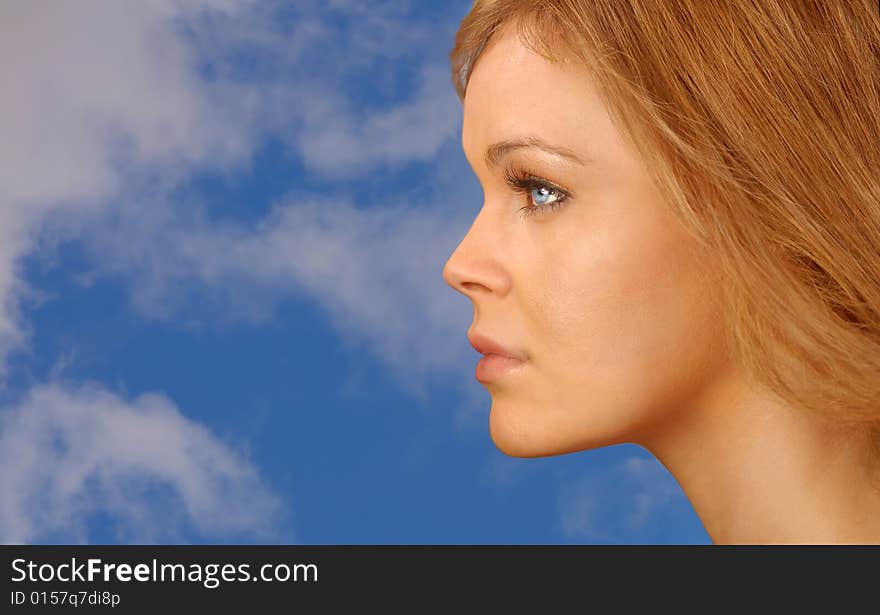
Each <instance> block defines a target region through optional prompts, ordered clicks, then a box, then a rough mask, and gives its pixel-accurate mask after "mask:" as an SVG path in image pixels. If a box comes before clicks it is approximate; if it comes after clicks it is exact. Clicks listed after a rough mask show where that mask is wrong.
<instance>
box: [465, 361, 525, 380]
mask: <svg viewBox="0 0 880 615" xmlns="http://www.w3.org/2000/svg"><path fill="white" fill-rule="evenodd" d="M522 364H523V361H521V360H519V359H514V358H513V357H505V356H502V355H500V354H487V355H485V356H484V357H483V358H482V359H480V360H479V361H478V362H477V369H476V370H475V372H474V375H475V376H476V378H477V380H479V381H480V382H489V381H491V380H495V379H496V378H499V377H501V376H503V375H504V374H506V373H508V372H509V371H510V370H512V369H514V368H516V367H519V366H520V365H522Z"/></svg>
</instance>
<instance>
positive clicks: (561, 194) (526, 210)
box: [504, 164, 571, 218]
mask: <svg viewBox="0 0 880 615" xmlns="http://www.w3.org/2000/svg"><path fill="white" fill-rule="evenodd" d="M504 181H505V183H506V184H507V185H508V186H510V188H512V189H513V190H514V191H515V192H517V193H519V194H521V195H522V196H523V198H524V199H525V200H526V201H527V204H526V205H525V206H524V207H521V208H520V209H519V210H518V213H519V214H520V215H521V216H522V217H523V218H528V217H529V216H533V215H535V214H539V215H546V214H549V213H551V212H554V211H557V210H558V209H560V208H561V207H563V206H564V205H565V204H566V200H567V199H568V198H569V197H570V196H571V195H570V194H569V192H568V191H567V190H566V189H564V188H562V187H560V186H557V185H556V184H554V183H553V182H551V181H548V180H546V179H543V178H541V177H539V176H537V175H535V174H533V173H531V172H529V171H528V170H527V169H525V168H523V167H521V166H518V165H515V164H514V165H510V166H508V167H506V168H505V170H504ZM544 199H546V200H544Z"/></svg>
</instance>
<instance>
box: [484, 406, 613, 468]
mask: <svg viewBox="0 0 880 615" xmlns="http://www.w3.org/2000/svg"><path fill="white" fill-rule="evenodd" d="M549 419H550V417H548V415H547V413H546V412H545V413H540V412H536V409H535V408H524V409H522V410H519V411H518V409H516V408H512V407H510V405H509V404H498V403H496V402H494V401H493V403H492V408H491V409H490V411H489V435H490V436H491V438H492V442H493V443H494V444H495V447H496V448H497V449H498V450H499V451H501V452H502V453H504V454H505V455H508V456H510V457H552V456H555V455H565V454H568V453H577V452H580V451H586V450H592V449H596V448H601V447H603V446H611V445H614V444H621V443H623V442H626V441H627V439H626V438H625V437H624V436H623V434H620V433H613V434H612V433H609V430H608V429H599V428H598V426H593V427H594V428H593V429H588V428H587V426H581V427H580V429H578V430H573V429H572V428H571V425H564V424H557V423H556V422H554V421H552V420H549ZM586 431H589V433H585V432H586Z"/></svg>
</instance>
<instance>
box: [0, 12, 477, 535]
mask: <svg viewBox="0 0 880 615" xmlns="http://www.w3.org/2000/svg"><path fill="white" fill-rule="evenodd" d="M296 8H297V9H299V12H298V13H297V14H296V15H294V16H293V18H289V19H287V20H280V19H278V17H279V15H281V14H282V13H285V11H286V12H289V11H290V10H291V9H290V6H289V4H287V3H280V2H267V3H263V2H260V3H254V2H232V1H229V2H224V1H221V0H216V1H209V0H204V1H201V2H178V1H176V0H167V1H164V2H150V3H135V4H132V3H126V4H125V5H124V6H123V5H121V4H119V3H115V2H109V1H107V2H105V1H99V0H94V1H91V2H79V3H77V4H76V5H75V6H72V5H56V4H51V5H50V4H48V3H35V2H29V1H23V0H22V1H13V2H6V3H4V4H3V7H2V9H0V12H2V19H0V50H2V52H3V53H4V57H6V58H8V59H10V60H12V59H14V61H9V62H5V63H3V65H2V66H0V78H2V79H3V82H4V83H5V84H6V87H5V89H4V103H3V107H2V110H0V132H2V133H3V134H4V139H3V141H2V143H0V246H2V247H0V377H3V376H4V375H5V367H6V362H7V358H8V356H9V353H10V352H12V351H13V350H16V349H19V350H21V349H26V348H27V346H28V343H29V335H30V334H29V329H28V327H29V325H28V323H27V314H26V313H25V312H24V311H23V308H22V306H23V305H24V302H25V301H26V300H27V299H29V298H33V297H39V295H40V291H39V290H38V289H32V288H30V287H29V286H28V284H27V281H26V280H24V279H23V278H22V273H21V271H20V261H21V259H22V257H23V256H25V255H28V254H31V253H33V252H34V251H35V250H37V249H40V250H44V249H45V250H46V253H51V244H52V243H56V242H57V243H60V242H63V241H70V240H79V241H83V242H86V243H87V245H88V246H89V249H90V250H91V253H92V254H93V255H94V256H95V258H96V260H95V270H94V271H92V272H82V278H81V279H94V276H95V275H96V274H97V275H103V274H106V273H113V274H117V275H120V276H123V277H124V278H125V279H126V281H127V282H128V285H129V287H130V288H131V289H132V296H133V297H134V299H135V305H136V306H137V307H139V308H140V310H141V313H142V314H148V315H152V316H154V317H167V318H174V317H175V316H179V315H180V312H179V310H180V309H182V307H181V302H184V301H185V300H186V297H190V298H192V297H193V293H201V292H203V293H204V294H203V295H202V296H203V297H204V296H208V297H210V296H214V297H224V296H226V297H232V298H233V300H231V301H229V302H224V305H226V306H227V307H226V309H227V312H228V313H227V315H231V316H233V317H237V316H240V317H246V318H250V317H254V315H259V314H260V313H262V314H263V316H264V317H265V316H266V315H267V314H268V313H270V312H271V307H272V302H273V301H274V300H277V298H278V297H279V296H280V293H291V292H296V293H301V294H303V295H305V296H308V297H311V298H313V299H314V300H316V301H317V302H318V303H319V304H320V305H322V306H323V307H324V308H325V309H326V311H327V313H328V314H329V317H330V318H331V320H332V322H333V323H334V324H335V325H336V326H337V327H338V328H339V330H340V332H341V339H342V340H343V341H344V342H345V343H362V342H363V343H366V344H368V345H369V348H370V349H371V350H372V351H373V352H374V353H375V354H376V356H379V357H381V358H382V359H383V360H385V361H387V362H388V364H389V365H390V366H392V367H394V368H396V369H397V370H398V372H397V373H399V374H401V375H402V378H403V380H406V379H405V377H404V376H403V375H406V374H410V375H411V374H415V375H416V378H415V379H414V380H413V381H414V382H418V381H421V379H422V378H424V377H426V376H427V374H428V373H430V372H431V371H432V370H434V369H436V368H444V367H447V368H448V367H450V366H454V365H455V364H456V361H457V355H458V354H459V353H460V348H461V346H458V347H456V344H455V343H453V342H452V339H453V338H452V337H451V335H450V333H451V328H450V325H451V324H453V323H454V325H455V333H456V334H460V335H459V337H460V336H461V335H463V331H462V329H461V325H462V323H466V319H467V311H468V308H467V306H466V303H464V302H463V301H462V300H461V298H459V297H454V296H453V294H452V293H451V292H449V291H448V289H447V288H446V287H445V286H444V284H443V282H442V279H441V276H440V270H441V267H442V264H443V262H444V260H445V257H446V256H447V255H448V254H449V253H450V252H451V250H452V249H453V248H454V245H455V241H456V240H457V238H460V235H461V234H462V232H463V231H464V230H466V226H465V224H464V223H465V220H463V219H461V218H458V219H456V218H455V217H454V216H449V214H448V210H447V213H446V215H445V216H441V215H440V214H439V213H435V212H432V211H429V209H428V208H416V209H412V210H411V209H408V208H405V207H397V208H389V209H387V210H385V211H374V210H368V209H364V208H359V207H357V203H356V199H354V198H350V197H348V198H346V197H340V198H334V199H333V200H332V201H329V202H328V201H326V200H320V201H315V200H313V199H305V200H300V199H296V200H295V201H285V202H284V203H279V204H278V205H276V206H275V207H274V208H273V210H272V211H271V213H270V215H268V216H267V217H266V218H265V219H263V220H261V221H259V222H258V223H257V224H256V225H251V226H247V227H246V226H236V225H229V224H225V223H220V222H218V221H216V220H214V219H213V218H212V217H211V216H210V215H209V213H210V212H208V211H207V210H204V209H200V208H198V207H191V206H190V203H189V202H184V201H177V202H173V201H170V200H168V199H167V198H166V197H167V195H169V194H171V193H172V192H173V190H174V188H175V187H177V186H179V185H180V184H181V183H182V182H184V181H186V180H187V179H189V178H191V177H192V176H193V174H194V173H197V172H199V171H201V170H206V169H207V170H212V171H214V172H221V173H224V172H232V171H234V170H237V169H245V170H246V166H247V165H248V163H249V159H250V156H251V154H252V153H253V152H254V149H255V147H257V145H258V144H259V143H260V142H261V141H262V140H264V139H265V138H266V137H267V136H273V137H277V138H280V139H281V141H282V142H284V143H286V144H287V146H288V147H289V148H290V150H291V151H292V152H294V153H295V154H296V155H297V156H298V157H299V158H300V159H301V160H302V161H303V163H304V165H305V166H306V167H307V168H308V169H310V170H311V171H312V172H313V173H316V174H321V175H323V176H325V177H328V178H332V177H339V178H345V177H353V176H357V175H358V174H363V173H365V172H367V171H369V170H370V169H372V168H375V167H377V166H388V165H391V166H393V165H397V166H405V165H406V164H407V163H410V162H413V161H426V160H431V159H432V157H434V156H436V155H437V153H438V152H439V151H440V149H441V148H442V147H443V145H444V144H445V143H447V142H448V140H449V139H450V138H451V137H453V136H454V134H455V131H456V125H457V111H458V109H457V106H456V105H457V102H456V101H455V99H454V96H453V95H452V91H451V89H450V88H449V82H448V76H447V74H446V72H445V68H444V66H443V65H442V63H441V64H438V63H437V62H436V58H434V59H433V60H431V61H427V60H424V59H423V58H421V57H420V56H419V55H418V54H419V51H420V50H423V49H424V43H425V41H426V40H428V39H429V38H431V37H436V36H437V31H438V30H437V28H438V25H437V24H436V23H425V22H422V23H419V22H412V21H411V20H408V18H407V9H406V8H405V5H402V4H400V3H391V2H389V3H380V4H377V5H376V6H375V7H374V8H372V9H371V10H369V11H364V10H362V7H359V6H358V5H357V4H356V3H355V4H351V5H349V3H346V2H338V1H336V2H331V3H329V4H328V5H327V6H326V7H324V3H320V2H304V3H298V4H297V7H296ZM326 11H329V13H328V12H326ZM346 11H351V12H350V13H347V12H346ZM453 25H454V24H453V23H450V24H448V27H449V28H450V29H451V27H452V26H453ZM447 38H448V37H447ZM405 57H414V58H415V61H414V62H412V63H410V64H408V65H407V66H409V67H410V68H411V69H412V70H411V72H410V73H408V74H405V75H403V76H402V77H401V78H400V79H398V73H397V72H395V71H389V70H385V69H387V67H389V66H390V65H391V63H398V64H401V62H402V59H403V58H405ZM402 65H403V64H401V66H402ZM403 72H406V71H403ZM401 74H403V73H401ZM365 75H366V77H365ZM363 78H367V79H373V85H374V86H375V87H376V88H377V90H376V91H377V92H378V93H379V94H380V95H383V96H385V97H386V98H387V102H383V103H382V104H380V105H378V106H376V107H374V108H365V107H364V105H363V104H362V101H360V100H358V99H356V98H354V97H352V95H351V92H350V91H349V90H347V89H346V87H345V84H346V83H347V81H348V80H357V79H363ZM401 88H403V89H402V90H401ZM102 262H103V263H106V264H107V266H101V265H100V263H102ZM191 282H196V283H197V284H198V287H197V288H195V289H194V290H190V289H187V290H186V291H185V292H184V291H182V290H181V288H182V286H189V283H191ZM241 289H251V290H254V291H255V292H253V293H251V294H248V293H242V292H238V291H240V290H241ZM175 310H178V311H175ZM358 340H361V341H358ZM426 348H427V349H428V350H427V351H425V349H426ZM414 349H418V350H417V351H416V352H415V354H414ZM24 399H25V401H22V402H20V403H19V404H17V405H15V406H10V407H6V408H3V409H0V429H2V431H0V458H2V459H3V461H4V464H3V470H2V477H3V482H2V485H3V487H4V490H5V491H8V492H9V493H10V494H11V495H10V496H9V497H7V498H6V499H4V501H3V504H2V505H0V510H2V515H0V535H2V536H3V537H4V538H5V540H7V541H31V540H42V539H46V537H50V536H52V535H65V536H66V537H65V539H69V536H67V534H69V533H70V532H74V533H75V534H76V535H77V536H79V537H80V538H81V539H83V540H86V539H87V533H88V532H87V518H88V516H89V515H90V514H94V513H100V512H104V513H109V514H111V515H112V516H113V517H114V518H116V519H118V520H119V524H120V525H119V532H120V536H121V537H122V539H123V540H154V539H155V540H160V539H168V536H167V534H163V532H164V531H165V529H163V528H166V527H170V528H172V530H171V531H178V530H179V528H182V527H184V526H187V525H190V526H192V527H195V528H196V529H198V530H199V531H203V532H209V533H210V532H214V533H223V532H233V533H234V532H239V531H241V532H252V533H253V532H257V533H259V532H260V531H262V529H263V527H262V525H261V521H260V520H259V519H258V518H257V517H255V516H254V515H252V514H251V513H252V512H253V513H254V514H257V513H262V512H266V511H268V510H269V509H271V508H272V507H273V506H274V504H273V502H274V500H273V496H272V495H271V493H270V491H269V490H268V489H267V488H265V487H263V486H261V484H260V481H259V479H258V476H257V473H256V470H255V469H254V468H253V467H252V466H249V465H248V464H247V463H245V462H244V461H243V457H241V456H240V455H238V454H236V453H234V452H233V449H232V448H230V446H231V445H225V444H222V443H220V441H219V440H217V438H216V437H214V436H212V435H211V434H210V433H209V432H208V431H207V430H206V429H205V428H204V427H202V426H200V425H198V424H197V423H195V422H193V421H190V420H188V419H186V418H185V417H184V416H183V415H182V414H181V413H180V412H179V411H178V410H177V409H176V407H175V406H174V404H173V402H172V401H170V400H168V399H165V398H163V397H162V396H161V394H160V393H156V394H153V395H152V396H148V397H145V398H138V399H136V400H133V401H126V400H123V399H121V398H119V397H118V396H115V395H113V394H112V393H108V392H106V391H102V390H101V389H100V387H99V386H97V385H96V386H94V387H87V388H85V389H80V388H77V387H75V386H73V385H65V386H59V385H56V384H45V385H42V386H38V387H36V388H34V389H33V390H31V391H29V392H28V393H27V395H26V396H25V397H24ZM123 444H124V445H125V446H122V445H123ZM126 446H127V448H126ZM194 446H195V447H196V448H193V447H194ZM199 447H201V448H199ZM199 450H201V451H202V452H199ZM108 468H118V470H116V469H108ZM157 488H159V490H160V492H161V490H162V489H165V490H166V491H167V492H168V493H170V494H171V497H172V499H174V501H179V502H182V504H183V510H184V511H185V515H184V516H183V518H181V519H180V520H179V523H177V524H174V523H171V524H170V525H168V526H166V525H163V524H160V523H159V521H158V520H159V519H161V520H163V521H164V520H167V519H168V518H169V510H171V508H169V507H167V506H166V507H164V508H162V509H161V511H160V510H158V509H156V508H155V507H153V506H151V505H150V504H149V503H150V502H153V501H157V500H156V499H155V498H154V497H153V496H155V495H156V489H157ZM146 493H150V494H151V495H150V496H149V497H147V496H146V495H145V494H146ZM41 494H42V495H41ZM248 498H252V499H253V501H254V502H256V503H257V506H256V507H255V508H253V509H248V510H244V509H242V510H238V509H236V508H235V505H234V502H236V501H247V500H248ZM160 499H161V498H160ZM227 500H231V501H232V502H233V504H232V509H231V512H232V514H231V516H230V517H229V521H228V523H226V522H224V521H223V520H222V519H219V518H217V517H216V511H218V510H221V509H222V510H224V512H228V511H229V510H230V509H229V506H230V504H229V502H228V501H227ZM221 503H222V505H221ZM35 511H37V512H35ZM174 528H178V529H177V530H175V529H174ZM180 531H182V530H180ZM65 533H67V534H65Z"/></svg>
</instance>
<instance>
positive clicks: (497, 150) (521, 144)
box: [486, 137, 587, 167]
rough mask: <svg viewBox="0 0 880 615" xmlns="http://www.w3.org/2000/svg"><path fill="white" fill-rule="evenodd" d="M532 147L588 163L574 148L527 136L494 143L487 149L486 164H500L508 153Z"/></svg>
mask: <svg viewBox="0 0 880 615" xmlns="http://www.w3.org/2000/svg"><path fill="white" fill-rule="evenodd" d="M523 148H530V149H540V150H543V151H545V152H547V153H549V154H554V155H556V156H559V157H561V158H565V159H567V160H570V161H571V162H574V163H577V164H580V165H586V164H587V162H586V161H585V160H584V159H582V158H581V157H580V156H578V155H577V154H575V153H574V152H573V151H572V150H570V149H568V148H567V147H559V146H556V145H551V144H549V143H547V142H546V141H544V140H543V139H541V138H540V137H526V138H523V139H510V140H506V141H499V142H498V143H495V144H493V145H490V146H489V148H488V149H487V150H486V166H487V167H495V166H498V163H499V162H500V161H501V159H502V158H504V157H505V156H506V155H507V154H509V153H510V152H512V151H514V150H518V149H523Z"/></svg>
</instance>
